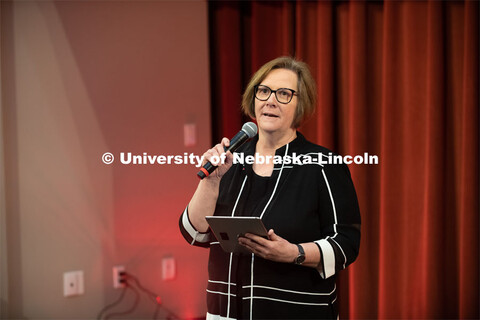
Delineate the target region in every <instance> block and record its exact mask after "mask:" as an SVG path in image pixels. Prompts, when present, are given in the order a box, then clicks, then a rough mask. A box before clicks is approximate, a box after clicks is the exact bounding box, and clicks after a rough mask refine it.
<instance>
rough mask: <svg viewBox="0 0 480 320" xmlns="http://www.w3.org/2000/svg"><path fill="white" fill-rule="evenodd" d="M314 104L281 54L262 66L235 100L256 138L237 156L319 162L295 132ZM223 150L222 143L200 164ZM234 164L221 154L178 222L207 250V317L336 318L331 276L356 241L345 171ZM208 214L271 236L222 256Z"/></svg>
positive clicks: (306, 78)
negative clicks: (248, 220) (256, 220)
mask: <svg viewBox="0 0 480 320" xmlns="http://www.w3.org/2000/svg"><path fill="white" fill-rule="evenodd" d="M315 97H316V91H315V82H314V80H313V78H312V76H311V74H310V72H309V70H308V67H307V65H306V64H304V63H302V62H299V61H297V60H295V59H293V58H289V57H280V58H277V59H275V60H272V61H270V62H268V63H267V64H265V65H264V66H263V67H261V68H260V69H259V70H258V71H257V72H256V73H255V75H254V76H253V77H252V79H251V80H250V83H249V84H248V86H247V89H246V90H245V94H244V96H243V101H242V108H243V110H244V112H245V113H246V114H247V115H249V116H250V117H251V118H253V119H255V120H256V121H257V123H258V128H259V131H258V135H257V136H256V137H255V138H253V139H252V140H251V141H249V142H247V143H246V144H245V145H244V146H242V148H241V149H240V151H238V152H243V153H244V154H245V155H254V154H255V153H258V154H259V155H260V156H263V157H265V159H267V157H268V156H270V157H272V156H281V157H282V158H283V159H287V158H288V157H289V156H290V157H292V156H293V157H295V156H296V157H298V156H299V155H303V156H305V157H312V158H316V157H317V158H318V157H319V154H320V153H322V154H324V155H327V154H328V153H329V152H330V151H329V150H328V149H326V148H323V147H321V146H318V145H315V144H313V143H311V142H308V141H307V140H306V139H305V138H304V137H303V136H302V135H301V134H300V133H299V132H298V131H297V128H298V127H299V126H300V125H301V124H302V122H303V121H304V120H305V119H306V117H308V116H309V115H310V114H312V113H313V111H314V108H315V100H316V99H315ZM228 145H229V140H228V139H226V138H223V139H222V142H221V143H220V144H217V145H216V146H215V147H213V148H212V149H210V150H208V151H207V152H206V153H205V154H204V156H205V158H206V160H209V159H211V158H212V156H220V155H221V154H223V153H224V147H226V146H227V147H228ZM320 157H321V155H320ZM232 159H233V157H232V155H231V154H230V152H228V153H227V158H226V161H225V163H224V164H221V165H219V167H218V169H217V170H216V171H215V172H214V173H213V174H212V175H210V176H209V177H208V178H205V179H203V180H202V181H201V182H200V183H199V185H198V187H197V190H196V191H195V194H194V195H193V197H192V199H191V201H190V203H189V204H188V206H187V208H186V209H185V211H184V212H183V214H182V216H181V218H180V229H181V231H182V234H183V235H184V237H185V239H186V240H187V241H188V242H189V243H191V244H193V245H197V246H203V247H210V257H209V264H208V271H209V280H208V286H207V308H208V313H207V319H223V318H225V317H226V318H234V319H267V318H270V319H302V318H303V319H313V318H316V319H318V318H337V316H338V311H337V296H336V285H335V277H336V273H337V271H339V270H341V269H344V268H345V267H346V266H347V265H349V264H350V263H352V262H353V261H354V260H355V258H356V257H357V254H358V250H359V244H360V214H359V209H358V203H357V198H356V194H355V189H354V187H353V183H352V180H351V177H350V173H349V170H348V168H347V167H346V166H345V165H328V164H322V163H321V162H319V161H316V162H315V161H314V162H313V163H303V162H300V163H298V162H293V163H290V164H287V161H283V162H282V163H276V164H274V162H273V161H269V162H267V163H254V164H253V165H248V164H233V165H232V162H233V160H232ZM270 159H272V158H270ZM290 159H292V158H290ZM317 160H318V159H317ZM290 162H292V161H290ZM209 215H225V216H259V217H261V218H262V221H263V223H264V224H265V226H266V228H267V230H269V232H268V234H269V239H268V240H267V239H264V238H262V237H258V236H256V235H252V234H246V235H245V237H240V238H239V240H238V241H239V243H240V244H242V245H243V246H245V247H246V248H248V249H249V250H250V252H252V254H231V253H226V252H224V251H223V250H222V249H221V247H220V246H219V244H218V242H217V241H216V239H215V237H214V236H213V235H212V234H211V233H210V232H209V230H208V224H207V222H206V221H205V216H209Z"/></svg>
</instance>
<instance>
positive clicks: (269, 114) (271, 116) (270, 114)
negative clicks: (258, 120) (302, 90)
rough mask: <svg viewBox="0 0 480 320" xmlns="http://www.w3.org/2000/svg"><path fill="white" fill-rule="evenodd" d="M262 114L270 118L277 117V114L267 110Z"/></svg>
mask: <svg viewBox="0 0 480 320" xmlns="http://www.w3.org/2000/svg"><path fill="white" fill-rule="evenodd" d="M263 116H265V117H270V118H278V116H277V115H276V114H273V113H268V112H264V113H263Z"/></svg>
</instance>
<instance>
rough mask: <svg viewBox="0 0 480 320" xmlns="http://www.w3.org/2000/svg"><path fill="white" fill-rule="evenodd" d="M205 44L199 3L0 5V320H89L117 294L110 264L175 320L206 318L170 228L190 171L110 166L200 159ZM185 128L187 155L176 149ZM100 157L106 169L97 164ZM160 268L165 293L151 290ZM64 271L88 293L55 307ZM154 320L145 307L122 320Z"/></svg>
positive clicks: (206, 132) (197, 282)
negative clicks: (146, 158)
mask: <svg viewBox="0 0 480 320" xmlns="http://www.w3.org/2000/svg"><path fill="white" fill-rule="evenodd" d="M207 37H208V31H207V4H206V3H205V2H203V1H195V2H192V1H179V2H173V1H172V2H169V1H145V2H143V1H106V2H99V1H85V2H82V1H59V2H52V1H16V2H5V1H2V2H1V65H0V67H1V69H0V70H1V98H2V99H1V114H0V116H1V119H2V126H1V129H2V131H1V138H2V139H1V140H0V157H1V159H0V169H1V173H0V222H1V228H0V232H1V233H0V240H1V246H0V260H1V261H0V268H1V278H0V280H1V283H0V289H1V290H0V294H1V315H2V317H3V318H27V319H33V318H36V319H78V318H83V319H89V318H95V317H96V315H97V313H98V311H99V310H100V309H101V308H102V307H103V306H105V305H106V304H108V303H110V302H112V301H113V300H114V299H116V297H117V296H118V295H119V293H120V291H119V290H114V289H113V288H112V277H111V270H112V267H113V266H114V265H117V264H122V265H125V266H126V268H127V271H129V272H131V273H132V274H134V275H136V276H137V277H138V278H139V279H140V280H141V281H142V283H143V284H144V285H145V286H146V287H148V288H149V289H151V290H152V291H155V292H157V293H158V294H160V296H161V297H162V300H163V303H164V305H165V306H166V307H168V308H169V309H171V310H172V311H174V312H175V313H177V314H179V315H181V316H182V317H198V316H203V315H204V314H205V311H206V308H205V301H204V300H205V282H206V261H207V251H205V250H203V249H197V248H192V247H189V246H188V245H187V244H186V243H185V242H184V241H183V239H182V238H181V236H180V234H179V232H178V227H177V225H178V218H179V215H180V213H181V211H182V210H183V209H184V207H185V205H186V204H187V202H188V200H189V198H190V196H191V195H192V193H193V191H194V189H195V186H196V183H197V179H196V178H195V173H196V169H195V168H194V167H192V166H188V165H141V166H140V165H137V166H135V165H122V164H120V163H119V161H118V155H119V153H120V152H133V153H136V154H142V153H143V152H147V153H149V154H153V155H159V154H163V155H167V154H183V153H184V152H188V153H190V152H193V153H195V154H202V153H203V151H204V150H205V149H207V147H209V145H210V120H209V112H210V107H209V74H208V38H207ZM185 123H195V124H196V125H197V131H196V132H197V134H198V136H197V144H196V146H193V147H185V146H184V145H183V126H184V124H185ZM105 152H111V153H113V154H114V155H115V156H116V157H117V161H116V162H115V163H114V164H112V165H106V164H103V163H102V161H101V156H102V154H103V153H105ZM166 256H173V257H174V258H175V260H176V264H177V268H176V271H177V276H176V278H175V279H174V280H169V281H164V280H162V278H161V261H162V258H164V257H166ZM71 270H83V271H84V273H85V294H84V295H82V296H78V297H71V298H64V297H63V291H62V290H63V284H62V281H63V279H62V275H63V273H64V272H66V271H71ZM132 299H133V295H130V294H128V295H127V297H126V303H125V304H124V305H123V306H122V307H120V308H119V309H117V310H121V309H125V308H128V307H129V303H131V302H132V301H133V300H132ZM153 310H154V305H153V304H152V303H150V301H147V299H145V298H142V302H141V303H140V304H139V306H138V308H137V311H136V312H135V313H134V314H132V315H129V316H126V318H132V317H135V318H148V317H151V316H152V314H153ZM165 315H166V314H165V313H164V312H163V311H162V312H160V317H164V316H165Z"/></svg>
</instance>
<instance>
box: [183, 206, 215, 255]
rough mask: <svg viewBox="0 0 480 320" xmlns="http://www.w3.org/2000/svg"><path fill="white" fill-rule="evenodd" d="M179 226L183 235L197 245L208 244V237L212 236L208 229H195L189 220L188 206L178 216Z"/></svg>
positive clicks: (205, 245) (206, 245) (203, 245)
mask: <svg viewBox="0 0 480 320" xmlns="http://www.w3.org/2000/svg"><path fill="white" fill-rule="evenodd" d="M179 226H180V232H181V233H182V235H183V237H184V238H185V240H186V241H187V242H188V243H190V244H191V245H193V246H199V247H209V246H210V239H211V237H212V233H211V232H210V229H208V231H207V232H199V231H198V230H197V229H195V227H194V226H193V224H192V223H191V222H190V218H189V217H188V206H187V208H185V210H184V211H183V213H182V215H181V216H180V221H179Z"/></svg>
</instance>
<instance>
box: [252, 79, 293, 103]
mask: <svg viewBox="0 0 480 320" xmlns="http://www.w3.org/2000/svg"><path fill="white" fill-rule="evenodd" d="M258 87H265V88H268V90H270V94H269V95H268V97H267V98H266V99H260V98H259V97H257V91H258ZM253 89H254V90H255V91H254V92H255V95H254V96H255V99H258V100H260V101H267V100H268V99H270V97H271V96H272V93H274V94H275V99H277V101H278V102H279V103H281V104H289V103H290V102H291V101H292V99H293V96H298V93H297V91H295V90H293V89H290V88H278V89H277V90H272V89H271V88H270V87H268V86H265V85H263V84H257V85H256V86H254V87H253ZM279 90H289V91H291V92H292V96H291V97H290V100H288V102H281V101H280V100H278V97H277V91H279Z"/></svg>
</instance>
